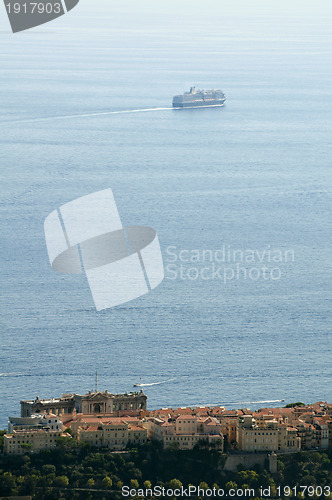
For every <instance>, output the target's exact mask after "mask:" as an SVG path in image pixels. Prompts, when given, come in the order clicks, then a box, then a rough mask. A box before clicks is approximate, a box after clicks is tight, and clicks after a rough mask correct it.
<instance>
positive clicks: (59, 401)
mask: <svg viewBox="0 0 332 500" xmlns="http://www.w3.org/2000/svg"><path fill="white" fill-rule="evenodd" d="M146 401H147V396H146V395H145V394H144V393H143V391H142V390H141V391H140V392H131V393H128V394H127V393H125V394H111V393H109V392H108V391H103V392H98V391H97V392H92V391H89V392H88V393H87V394H85V395H83V396H81V395H79V394H63V395H62V397H61V398H55V399H39V397H38V396H37V397H36V399H34V400H30V401H21V417H30V416H31V415H32V414H35V413H53V414H55V415H66V414H71V413H73V412H74V410H75V411H76V412H77V413H84V414H103V413H108V414H115V415H122V414H124V413H130V412H135V411H136V412H137V411H140V410H146Z"/></svg>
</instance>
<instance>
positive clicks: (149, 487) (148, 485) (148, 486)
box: [143, 481, 152, 490]
mask: <svg viewBox="0 0 332 500" xmlns="http://www.w3.org/2000/svg"><path fill="white" fill-rule="evenodd" d="M143 486H144V488H145V489H146V490H150V489H151V488H152V484H151V481H144V483H143Z"/></svg>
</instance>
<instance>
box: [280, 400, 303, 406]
mask: <svg viewBox="0 0 332 500" xmlns="http://www.w3.org/2000/svg"><path fill="white" fill-rule="evenodd" d="M296 406H305V404H304V403H301V402H300V401H299V402H298V403H289V404H288V405H286V406H284V408H296Z"/></svg>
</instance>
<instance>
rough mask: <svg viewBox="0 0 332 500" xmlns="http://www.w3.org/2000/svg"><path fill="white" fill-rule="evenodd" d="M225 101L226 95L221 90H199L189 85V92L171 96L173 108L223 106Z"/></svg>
mask: <svg viewBox="0 0 332 500" xmlns="http://www.w3.org/2000/svg"><path fill="white" fill-rule="evenodd" d="M225 101H226V96H225V94H224V93H223V92H222V91H221V90H214V89H212V90H200V89H196V88H195V87H190V91H189V92H185V93H184V94H181V95H176V96H174V97H173V108H194V107H198V106H203V107H206V106H223V105H224V102H225Z"/></svg>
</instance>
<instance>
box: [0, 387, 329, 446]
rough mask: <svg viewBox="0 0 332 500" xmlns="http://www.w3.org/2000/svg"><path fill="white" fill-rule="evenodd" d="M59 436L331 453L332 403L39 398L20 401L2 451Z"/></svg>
mask: <svg viewBox="0 0 332 500" xmlns="http://www.w3.org/2000/svg"><path fill="white" fill-rule="evenodd" d="M61 436H66V437H67V438H68V439H76V440H77V441H78V442H81V443H83V442H85V443H90V444H91V445H92V446H95V447H102V448H105V447H106V448H109V449H111V450H114V451H121V450H124V449H125V448H126V447H127V446H130V445H142V444H144V443H146V442H147V441H148V440H157V441H160V442H162V443H163V446H164V447H165V448H167V447H174V448H178V449H183V450H186V449H187V450H188V449H192V448H193V447H194V446H195V445H196V444H198V443H201V444H202V445H204V446H206V447H208V448H213V449H218V450H221V451H223V450H225V449H226V450H227V451H233V452H236V451H239V452H242V453H259V452H265V453H268V452H282V453H285V452H296V451H299V450H301V449H327V448H328V447H330V446H332V404H328V403H327V402H318V403H315V404H313V405H306V406H295V407H293V408H263V409H260V410H258V411H254V412H253V411H251V410H249V409H241V410H226V408H224V407H214V408H210V407H196V408H189V407H188V408H177V409H172V408H164V409H160V410H153V411H148V410H147V396H146V395H145V394H144V393H143V391H140V392H133V393H129V394H111V393H109V392H108V391H103V392H98V391H95V392H92V391H90V392H89V393H88V394H85V395H83V396H82V395H77V394H64V395H63V396H62V397H61V398H57V399H39V398H38V397H36V399H35V400H32V401H21V416H20V417H10V418H9V422H8V433H7V434H5V436H4V451H5V453H8V454H23V453H26V452H27V451H30V452H37V451H39V450H41V449H51V448H53V447H55V446H56V444H57V440H58V439H59V438H60V437H61Z"/></svg>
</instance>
